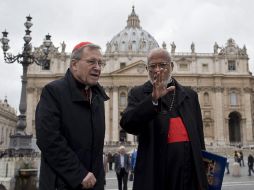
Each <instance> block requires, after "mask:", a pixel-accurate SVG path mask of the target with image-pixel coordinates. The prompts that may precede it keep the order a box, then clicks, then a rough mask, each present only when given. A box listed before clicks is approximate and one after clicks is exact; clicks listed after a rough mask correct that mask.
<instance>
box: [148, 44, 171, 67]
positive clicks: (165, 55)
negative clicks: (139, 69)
mask: <svg viewBox="0 0 254 190" xmlns="http://www.w3.org/2000/svg"><path fill="white" fill-rule="evenodd" d="M154 54H160V56H161V57H163V58H165V59H166V60H167V61H168V62H169V63H171V56H170V54H169V52H168V51H167V50H165V49H163V48H155V49H152V50H151V51H150V52H149V53H148V55H147V64H149V61H150V59H151V58H152V56H154ZM171 64H172V63H171Z"/></svg>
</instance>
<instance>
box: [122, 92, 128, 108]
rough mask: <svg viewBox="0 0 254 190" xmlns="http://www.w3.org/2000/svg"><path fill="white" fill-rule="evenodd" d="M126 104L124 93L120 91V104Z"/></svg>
mask: <svg viewBox="0 0 254 190" xmlns="http://www.w3.org/2000/svg"><path fill="white" fill-rule="evenodd" d="M126 104H127V99H126V93H125V92H121V93H120V106H126Z"/></svg>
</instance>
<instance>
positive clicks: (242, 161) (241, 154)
mask: <svg viewBox="0 0 254 190" xmlns="http://www.w3.org/2000/svg"><path fill="white" fill-rule="evenodd" d="M239 154H240V162H241V163H242V166H244V157H243V152H242V151H239Z"/></svg>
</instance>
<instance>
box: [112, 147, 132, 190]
mask: <svg viewBox="0 0 254 190" xmlns="http://www.w3.org/2000/svg"><path fill="white" fill-rule="evenodd" d="M129 170H130V159H129V155H128V154H127V153H126V151H125V147H124V146H120V147H119V154H117V155H116V156H115V171H116V176H117V181H118V189H119V190H127V189H128V188H127V181H128V175H129ZM122 184H123V186H122ZM122 187H123V188H122Z"/></svg>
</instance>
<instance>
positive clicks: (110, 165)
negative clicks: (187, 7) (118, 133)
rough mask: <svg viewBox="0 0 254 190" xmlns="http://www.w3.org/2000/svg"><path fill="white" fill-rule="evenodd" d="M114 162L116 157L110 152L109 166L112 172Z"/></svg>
mask: <svg viewBox="0 0 254 190" xmlns="http://www.w3.org/2000/svg"><path fill="white" fill-rule="evenodd" d="M113 162H114V157H113V155H112V153H111V152H108V164H109V170H112V165H113Z"/></svg>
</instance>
